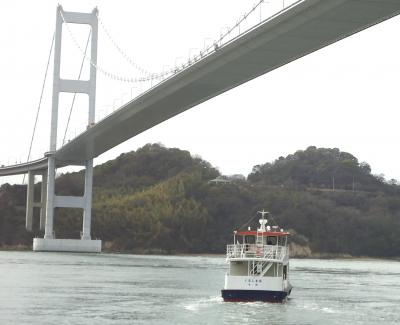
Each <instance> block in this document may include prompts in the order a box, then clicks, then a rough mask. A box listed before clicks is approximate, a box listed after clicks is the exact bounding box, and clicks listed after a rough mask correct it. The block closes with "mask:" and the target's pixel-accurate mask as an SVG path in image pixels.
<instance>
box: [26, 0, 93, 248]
mask: <svg viewBox="0 0 400 325" xmlns="http://www.w3.org/2000/svg"><path fill="white" fill-rule="evenodd" d="M63 23H71V24H86V25H90V26H91V28H92V31H91V38H92V42H91V58H90V60H91V66H90V79H89V80H88V81H82V80H65V79H62V78H61V76H60V66H61V38H62V25H63ZM97 34H98V19H97V8H96V9H94V10H93V11H92V12H91V13H76V12H66V11H64V10H63V9H62V7H61V6H58V7H57V17H56V33H55V43H54V44H55V45H54V74H53V102H52V111H51V133H50V152H49V154H48V174H47V200H46V201H47V202H46V223H45V235H44V238H35V239H34V241H33V250H34V251H68V252H92V253H99V252H101V240H91V235H90V226H91V214H92V186H93V160H89V161H87V162H86V163H85V168H86V171H85V191H84V196H83V197H71V196H57V195H56V193H55V174H56V167H57V163H56V157H55V155H54V153H55V152H56V150H57V125H58V104H59V95H60V92H69V93H83V94H87V95H88V96H89V113H88V127H90V126H92V125H93V123H94V122H95V102H96V100H95V99H96V64H97ZM70 163H71V164H72V165H74V164H78V165H81V164H82V161H75V162H70ZM43 183H44V182H43ZM42 185H43V184H42ZM43 186H45V185H43ZM43 193H45V192H44V191H43ZM55 208H79V209H82V210H83V222H82V223H83V226H82V228H83V229H82V232H81V239H55V238H54V237H55V236H54V231H53V219H54V209H55ZM41 220H42V221H43V219H41Z"/></svg>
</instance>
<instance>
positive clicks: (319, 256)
mask: <svg viewBox="0 0 400 325" xmlns="http://www.w3.org/2000/svg"><path fill="white" fill-rule="evenodd" d="M28 251H32V245H4V246H0V252H28ZM101 253H104V254H120V255H154V256H156V255H159V256H198V257H224V256H225V253H207V252H205V253H179V252H163V251H161V250H148V251H145V250H132V251H118V250H110V249H107V248H105V249H103V250H102V252H101ZM101 253H100V254H101ZM290 258H292V259H299V260H307V259H310V260H354V261H368V260H371V261H376V260H386V261H396V262H400V257H380V256H352V255H349V254H326V253H312V254H311V255H310V256H304V255H298V256H297V255H292V256H290Z"/></svg>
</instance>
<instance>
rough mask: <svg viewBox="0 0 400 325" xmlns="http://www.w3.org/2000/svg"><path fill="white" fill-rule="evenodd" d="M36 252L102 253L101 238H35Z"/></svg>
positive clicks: (34, 246)
mask: <svg viewBox="0 0 400 325" xmlns="http://www.w3.org/2000/svg"><path fill="white" fill-rule="evenodd" d="M33 250H34V251H36V252H39V251H40V252H74V253H101V240H85V239H50V240H49V239H45V238H34V239H33Z"/></svg>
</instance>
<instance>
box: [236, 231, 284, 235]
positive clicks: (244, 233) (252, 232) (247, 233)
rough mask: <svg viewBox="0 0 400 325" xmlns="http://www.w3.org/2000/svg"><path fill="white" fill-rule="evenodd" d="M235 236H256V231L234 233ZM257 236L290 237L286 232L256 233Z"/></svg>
mask: <svg viewBox="0 0 400 325" xmlns="http://www.w3.org/2000/svg"><path fill="white" fill-rule="evenodd" d="M235 233H236V236H257V231H255V230H253V231H252V230H248V231H236V232H235ZM258 235H261V236H288V235H290V234H289V233H288V232H286V231H285V232H284V231H264V232H258Z"/></svg>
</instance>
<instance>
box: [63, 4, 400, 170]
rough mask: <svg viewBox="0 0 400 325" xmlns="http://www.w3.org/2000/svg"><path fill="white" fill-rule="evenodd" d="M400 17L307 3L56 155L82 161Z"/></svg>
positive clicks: (386, 7)
mask: <svg viewBox="0 0 400 325" xmlns="http://www.w3.org/2000/svg"><path fill="white" fill-rule="evenodd" d="M399 13H400V1H399V0H332V1H325V0H324V1H321V0H304V1H301V2H298V3H297V4H296V5H293V6H292V7H289V8H288V9H286V10H285V11H283V12H281V13H280V14H278V15H276V16H275V17H272V18H271V19H269V20H268V21H266V22H264V23H262V24H261V25H259V26H257V27H256V28H254V29H253V30H251V31H250V32H248V33H246V34H245V35H243V36H241V37H239V38H237V39H235V40H234V41H232V42H230V43H229V44H227V45H225V46H223V47H221V48H219V49H218V50H217V51H216V52H214V53H213V54H210V55H209V56H207V57H205V58H204V59H202V60H201V61H199V62H197V63H196V64H194V65H193V66H191V67H189V68H187V69H186V70H184V71H182V72H181V73H179V74H177V75H175V76H173V77H171V78H170V79H169V80H167V81H165V82H163V83H161V84H160V85H158V86H156V87H154V88H153V89H151V90H150V91H148V92H147V93H145V94H143V95H141V96H140V97H139V98H137V99H135V100H133V101H131V102H129V103H127V104H126V105H124V106H123V107H121V108H120V109H119V110H118V111H117V112H115V113H114V114H112V115H111V116H109V117H107V118H106V119H104V120H102V121H100V122H99V123H98V124H97V125H95V126H94V127H92V128H91V129H89V130H88V131H86V132H85V133H83V134H82V135H80V136H79V137H77V138H76V139H75V140H73V141H71V142H70V143H68V144H67V145H65V146H64V147H62V148H61V149H59V150H58V151H57V152H56V159H57V161H58V162H59V163H60V162H62V161H71V160H72V161H81V160H87V159H91V158H94V157H97V156H99V155H100V154H102V153H104V152H105V151H107V150H109V149H111V148H113V147H114V146H116V145H118V144H120V143H122V142H123V141H125V140H127V139H129V138H131V137H133V136H135V135H137V134H139V133H141V132H143V131H145V130H147V129H149V128H151V127H153V126H155V125H157V124H159V123H161V122H163V121H165V120H167V119H169V118H171V117H173V116H175V115H177V114H179V113H181V112H183V111H185V110H187V109H189V108H191V107H193V106H195V105H197V104H199V103H202V102H204V101H206V100H208V99H210V98H212V97H215V96H217V95H218V94H221V93H223V92H225V91H227V90H229V89H232V88H234V87H236V86H238V85H240V84H243V83H245V82H246V81H249V80H251V79H254V78H256V77H258V76H260V75H263V74H265V73H267V72H269V71H272V70H274V69H276V68H278V67H280V66H282V65H285V64H287V63H289V62H291V61H294V60H296V59H298V58H300V57H302V56H305V55H307V54H309V53H311V52H313V51H316V50H318V49H321V48H323V47H325V46H327V45H329V44H332V43H334V42H336V41H338V40H340V39H343V38H346V37H348V36H350V35H352V34H354V33H357V32H359V31H361V30H363V29H365V28H368V27H370V26H372V25H375V24H377V23H379V22H381V21H384V20H386V19H388V18H391V17H393V16H395V15H398V14H399Z"/></svg>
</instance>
